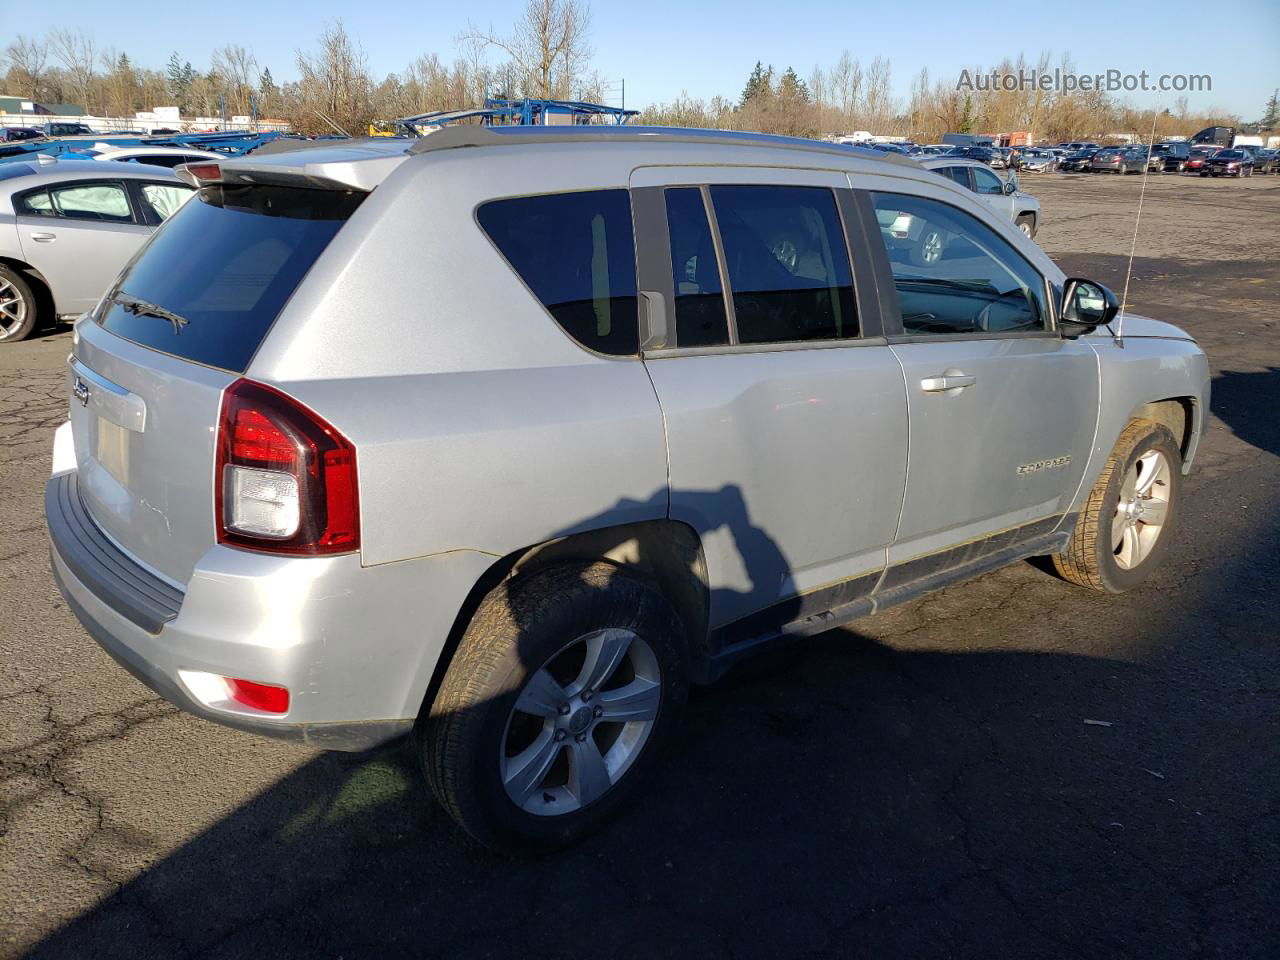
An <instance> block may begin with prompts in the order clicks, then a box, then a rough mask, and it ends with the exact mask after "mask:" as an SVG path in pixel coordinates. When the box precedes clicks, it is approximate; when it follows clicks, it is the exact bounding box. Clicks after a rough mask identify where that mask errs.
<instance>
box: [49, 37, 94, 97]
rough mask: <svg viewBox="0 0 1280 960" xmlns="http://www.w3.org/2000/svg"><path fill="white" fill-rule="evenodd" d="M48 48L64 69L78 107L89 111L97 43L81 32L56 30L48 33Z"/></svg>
mask: <svg viewBox="0 0 1280 960" xmlns="http://www.w3.org/2000/svg"><path fill="white" fill-rule="evenodd" d="M49 47H50V49H51V50H52V51H53V55H54V56H55V57H56V58H57V59H58V60H59V62H61V64H62V65H63V67H65V68H66V71H67V74H68V79H69V80H70V81H71V89H72V90H73V91H74V93H75V95H76V97H77V98H78V99H79V101H80V104H79V105H80V106H81V107H83V108H84V109H85V110H91V109H92V104H90V102H89V99H90V97H91V96H92V94H93V75H94V69H93V68H94V63H95V62H96V61H97V59H98V42H97V41H96V40H95V39H94V38H93V35H92V34H88V33H84V32H83V31H78V32H77V31H72V30H66V29H57V30H52V31H50V32H49Z"/></svg>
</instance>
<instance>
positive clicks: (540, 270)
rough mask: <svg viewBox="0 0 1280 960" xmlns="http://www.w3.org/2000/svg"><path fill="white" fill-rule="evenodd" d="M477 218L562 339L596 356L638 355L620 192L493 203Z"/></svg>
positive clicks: (632, 270) (629, 234)
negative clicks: (565, 336)
mask: <svg viewBox="0 0 1280 960" xmlns="http://www.w3.org/2000/svg"><path fill="white" fill-rule="evenodd" d="M476 219H477V221H478V222H479V224H480V227H481V229H483V230H484V232H485V233H486V234H487V235H488V237H489V239H490V240H492V241H493V243H494V245H495V246H496V247H497V248H498V250H499V252H500V253H501V254H502V255H503V257H505V258H506V260H507V262H508V263H509V264H510V265H511V267H512V269H513V270H515V272H516V273H517V274H518V275H519V276H520V279H521V280H523V281H524V283H525V285H526V286H527V287H528V288H529V290H530V291H531V292H532V293H533V295H534V296H535V297H537V298H538V301H539V302H540V303H541V304H542V305H543V306H544V307H545V308H546V309H547V312H548V313H550V314H551V316H552V317H554V318H555V321H556V323H558V324H559V325H560V326H561V328H563V330H564V331H565V333H567V334H569V336H571V337H573V339H574V340H576V341H578V343H580V344H582V345H583V346H584V347H587V348H589V349H591V350H595V351H596V352H598V353H604V354H610V355H612V356H633V355H635V354H636V353H638V352H639V350H640V334H639V326H638V322H637V317H636V257H635V237H634V233H633V227H632V222H631V198H630V197H629V196H628V194H627V191H626V190H593V191H586V192H582V193H555V194H545V195H543V196H537V197H512V198H510V199H505V200H493V201H490V202H489V203H486V204H483V205H482V206H481V207H480V208H479V209H478V210H477V211H476Z"/></svg>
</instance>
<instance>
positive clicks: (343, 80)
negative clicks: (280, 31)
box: [286, 20, 374, 136]
mask: <svg viewBox="0 0 1280 960" xmlns="http://www.w3.org/2000/svg"><path fill="white" fill-rule="evenodd" d="M298 74H299V77H300V79H299V80H298V83H297V84H296V85H295V86H294V87H292V88H291V90H290V93H291V94H292V95H291V96H290V97H289V101H290V102H289V103H288V110H287V111H286V112H287V116H288V119H289V122H290V123H291V124H292V125H293V127H294V129H296V130H301V131H303V132H305V133H334V132H338V133H345V134H349V135H356V136H358V135H360V134H361V133H363V132H364V130H365V128H366V127H367V126H368V124H369V122H370V121H371V120H373V119H374V111H373V81H372V79H371V78H370V76H369V68H368V61H367V59H366V57H365V55H364V51H363V50H361V49H360V48H359V46H358V45H357V44H356V43H355V42H354V41H352V39H351V37H350V36H348V35H347V31H346V30H345V29H344V28H343V26H342V21H341V20H339V21H336V22H335V23H333V24H332V25H331V26H329V27H326V28H325V31H324V33H323V34H321V36H320V52H319V53H317V54H316V55H314V56H309V55H307V54H304V53H303V52H302V51H298Z"/></svg>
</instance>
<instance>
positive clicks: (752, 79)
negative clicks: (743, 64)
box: [738, 60, 773, 106]
mask: <svg viewBox="0 0 1280 960" xmlns="http://www.w3.org/2000/svg"><path fill="white" fill-rule="evenodd" d="M771 93H773V67H772V66H769V67H768V68H767V69H766V68H765V66H764V65H763V64H762V63H761V62H760V61H759V60H757V61H756V67H755V69H754V70H752V71H751V76H749V77H747V85H746V86H745V87H743V88H742V99H741V100H740V101H738V105H739V106H746V104H747V101H749V100H753V99H755V98H756V97H759V96H766V97H767V96H768V95H769V94H771Z"/></svg>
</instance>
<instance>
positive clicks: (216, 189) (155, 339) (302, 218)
mask: <svg viewBox="0 0 1280 960" xmlns="http://www.w3.org/2000/svg"><path fill="white" fill-rule="evenodd" d="M364 196H366V194H365V193H363V192H358V191H351V190H326V189H308V188H301V187H294V186H256V185H237V184H230V183H228V184H219V183H214V184H206V185H205V186H203V187H202V188H201V189H200V191H199V193H198V195H197V197H196V198H195V199H194V200H193V201H192V202H189V203H187V204H186V205H185V206H184V207H183V208H182V210H180V211H179V212H178V213H177V214H175V215H174V216H173V217H172V218H170V220H169V221H168V222H167V223H166V224H165V225H164V226H163V227H162V228H161V229H159V230H158V231H157V232H156V234H155V236H154V237H153V238H152V240H151V241H150V242H149V243H148V244H147V246H145V247H144V248H143V250H142V251H141V252H140V253H139V255H138V256H137V257H136V258H135V259H134V261H133V262H132V263H131V264H130V265H129V266H128V267H126V269H125V271H124V273H123V274H122V275H121V277H120V278H119V279H118V280H117V282H116V284H115V285H114V286H113V288H112V289H111V290H110V291H108V294H107V296H106V297H104V299H103V301H102V302H101V303H100V304H99V305H98V307H97V308H96V309H95V310H94V312H93V314H91V315H90V316H88V317H86V318H85V319H83V320H82V321H81V322H80V323H79V324H78V326H77V333H78V335H77V337H76V342H75V345H74V347H73V350H72V356H71V358H70V360H69V364H70V367H71V383H72V397H73V400H72V403H71V412H72V424H73V433H74V436H75V448H76V460H77V468H78V478H77V481H78V486H79V490H80V495H81V498H82V499H83V501H84V504H85V507H86V509H87V510H88V512H89V514H90V515H91V516H92V517H93V519H94V520H95V522H96V523H97V524H98V526H99V527H100V528H101V529H102V530H103V532H104V533H106V534H107V535H108V536H109V537H110V538H111V539H113V540H114V541H115V542H116V543H117V544H118V545H119V546H120V547H122V548H123V549H124V550H125V551H126V552H128V553H129V554H131V555H132V556H133V557H134V558H135V559H137V560H138V561H139V562H141V563H142V564H143V565H144V566H146V567H149V568H150V569H151V570H153V571H154V572H155V573H157V574H159V575H160V576H161V577H163V578H165V579H167V580H169V581H171V582H173V583H174V584H176V585H179V586H182V585H184V584H185V583H186V582H187V580H188V579H189V578H190V576H191V571H192V569H193V568H194V566H195V564H196V562H197V561H198V560H199V558H200V557H201V556H202V555H203V554H204V553H205V552H206V551H207V550H208V549H209V548H210V547H211V546H212V545H213V544H214V543H215V542H216V531H215V522H216V521H215V511H214V476H213V473H214V452H215V439H216V433H217V425H218V414H219V408H220V404H221V399H222V392H223V390H224V389H225V388H226V387H227V386H228V385H229V384H231V383H233V382H235V380H236V379H238V377H239V375H240V374H242V373H243V372H244V371H245V370H246V369H247V368H248V365H249V362H250V360H251V358H252V357H253V354H254V352H255V351H256V350H257V349H258V346H259V345H260V344H261V343H262V341H263V339H264V338H265V337H266V335H267V332H268V330H269V329H270V327H271V324H272V322H273V321H274V320H275V318H276V316H277V315H278V314H279V313H280V311H281V309H282V308H283V307H284V305H285V303H286V301H287V300H288V299H289V297H290V296H291V295H292V294H293V292H294V290H295V289H296V288H297V286H298V284H299V283H300V282H301V281H302V278H303V277H304V276H305V275H306V273H307V271H308V270H309V269H310V268H311V266H312V264H313V263H314V262H315V260H316V258H317V257H319V256H320V254H321V253H322V252H323V250H324V249H325V247H326V246H327V245H328V244H329V241H330V240H331V239H332V238H333V237H334V235H335V234H336V233H337V232H338V230H339V229H340V228H341V227H342V225H343V224H344V223H345V221H346V219H347V218H348V217H349V216H350V214H351V213H352V211H354V209H355V208H356V207H357V206H358V205H359V203H360V201H361V199H363V197H364Z"/></svg>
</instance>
